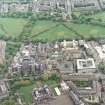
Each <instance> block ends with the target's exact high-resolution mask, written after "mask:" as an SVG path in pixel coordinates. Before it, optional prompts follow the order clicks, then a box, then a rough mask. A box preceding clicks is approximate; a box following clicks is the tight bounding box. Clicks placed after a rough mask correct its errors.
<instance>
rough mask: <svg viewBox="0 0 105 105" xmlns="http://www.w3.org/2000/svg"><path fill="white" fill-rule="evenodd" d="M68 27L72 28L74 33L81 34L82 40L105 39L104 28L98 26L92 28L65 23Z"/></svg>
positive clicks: (85, 25)
mask: <svg viewBox="0 0 105 105" xmlns="http://www.w3.org/2000/svg"><path fill="white" fill-rule="evenodd" d="M66 25H67V26H68V27H71V28H73V30H75V31H76V32H78V33H79V34H81V35H82V36H83V37H84V38H90V37H95V38H98V37H104V38H105V28H104V27H100V26H93V25H89V24H74V23H69V24H68V23H67V24H66Z"/></svg>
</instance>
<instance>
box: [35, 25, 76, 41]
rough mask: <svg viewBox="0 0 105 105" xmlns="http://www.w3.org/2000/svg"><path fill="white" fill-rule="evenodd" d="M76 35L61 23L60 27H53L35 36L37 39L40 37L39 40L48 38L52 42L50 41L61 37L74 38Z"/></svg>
mask: <svg viewBox="0 0 105 105" xmlns="http://www.w3.org/2000/svg"><path fill="white" fill-rule="evenodd" d="M76 37H77V35H76V34H75V33H74V32H72V31H70V30H69V29H67V28H65V27H64V26H62V25H60V26H58V27H55V28H53V29H51V30H50V31H48V32H45V33H42V34H40V35H38V36H37V37H35V40H36V39H39V40H41V39H42V40H46V39H47V40H48V41H49V42H50V41H54V40H58V39H61V38H66V39H67V38H68V39H74V38H76Z"/></svg>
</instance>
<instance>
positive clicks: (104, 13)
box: [90, 11, 105, 21]
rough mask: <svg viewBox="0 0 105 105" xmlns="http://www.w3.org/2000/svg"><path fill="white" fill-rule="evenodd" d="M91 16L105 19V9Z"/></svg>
mask: <svg viewBox="0 0 105 105" xmlns="http://www.w3.org/2000/svg"><path fill="white" fill-rule="evenodd" d="M90 17H92V18H95V19H102V20H103V21H105V11H101V12H98V13H96V14H94V15H92V16H90Z"/></svg>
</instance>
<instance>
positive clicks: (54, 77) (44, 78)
mask: <svg viewBox="0 0 105 105" xmlns="http://www.w3.org/2000/svg"><path fill="white" fill-rule="evenodd" d="M41 80H42V81H48V80H53V81H59V80H60V77H59V75H57V74H56V73H54V74H52V75H49V74H48V73H46V72H45V73H44V74H42V75H41Z"/></svg>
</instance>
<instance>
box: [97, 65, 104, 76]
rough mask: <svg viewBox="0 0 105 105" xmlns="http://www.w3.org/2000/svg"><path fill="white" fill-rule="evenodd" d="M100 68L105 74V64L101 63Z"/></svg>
mask: <svg viewBox="0 0 105 105" xmlns="http://www.w3.org/2000/svg"><path fill="white" fill-rule="evenodd" d="M98 69H99V70H100V72H102V73H103V74H105V64H99V66H98Z"/></svg>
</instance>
